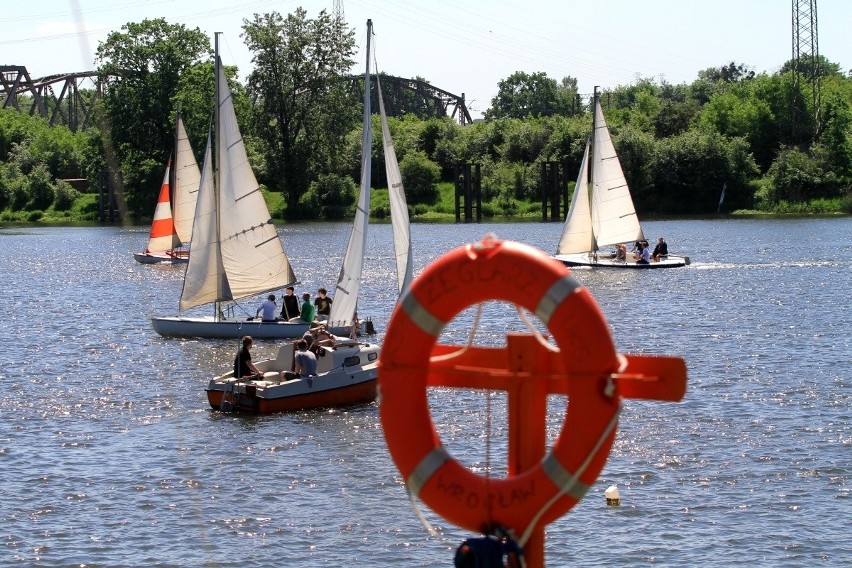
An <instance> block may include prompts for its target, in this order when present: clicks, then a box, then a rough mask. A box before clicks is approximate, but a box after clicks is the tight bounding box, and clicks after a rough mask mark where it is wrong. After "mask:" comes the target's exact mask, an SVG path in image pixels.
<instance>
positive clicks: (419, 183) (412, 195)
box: [399, 151, 441, 205]
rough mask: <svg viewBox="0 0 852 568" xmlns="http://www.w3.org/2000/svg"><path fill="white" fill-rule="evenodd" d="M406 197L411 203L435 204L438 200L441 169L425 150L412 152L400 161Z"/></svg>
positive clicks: (400, 171)
mask: <svg viewBox="0 0 852 568" xmlns="http://www.w3.org/2000/svg"><path fill="white" fill-rule="evenodd" d="M399 173H400V175H402V185H403V187H404V188H405V198H406V201H407V202H408V204H409V205H417V204H418V203H425V204H428V205H432V204H434V203H435V202H436V201H437V200H438V180H439V179H440V177H441V169H440V168H439V167H438V164H436V163H435V162H433V161H432V160H430V159H429V158H428V157H426V154H424V153H423V152H419V151H417V152H411V153H409V154H408V155H406V156H405V158H404V159H403V160H402V161H401V162H400V163H399Z"/></svg>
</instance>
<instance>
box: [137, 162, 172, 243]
mask: <svg viewBox="0 0 852 568" xmlns="http://www.w3.org/2000/svg"><path fill="white" fill-rule="evenodd" d="M171 167H172V162H171V160H169V163H168V165H167V166H166V175H165V176H164V177H163V186H162V187H161V188H160V197H159V198H158V199H157V208H156V209H155V210H154V222H153V223H151V233H150V235H149V237H148V246H146V247H145V252H146V253H156V252H165V251H167V250H171V249H173V248H176V247H179V246H180V239H179V238H178V235H177V232H176V231H175V223H174V219H173V218H172V205H171V201H170V200H169V194H170V191H171V188H170V187H169V174H170V171H171Z"/></svg>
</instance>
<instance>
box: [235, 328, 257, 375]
mask: <svg viewBox="0 0 852 568" xmlns="http://www.w3.org/2000/svg"><path fill="white" fill-rule="evenodd" d="M251 344H252V341H251V337H250V336H248V335H246V336H245V337H243V346H242V347H241V348H240V351H239V352H238V353H237V356H236V357H235V358H234V377H235V378H236V379H239V380H241V381H255V380H261V379H263V373H261V372H260V371H259V370H258V369H257V367H255V366H254V363H252V362H251V352H250V350H251Z"/></svg>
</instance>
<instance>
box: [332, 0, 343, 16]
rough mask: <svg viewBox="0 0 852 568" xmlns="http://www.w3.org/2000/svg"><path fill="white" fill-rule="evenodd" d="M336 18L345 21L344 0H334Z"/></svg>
mask: <svg viewBox="0 0 852 568" xmlns="http://www.w3.org/2000/svg"><path fill="white" fill-rule="evenodd" d="M334 19H335V20H340V21H343V20H344V17H343V0H334Z"/></svg>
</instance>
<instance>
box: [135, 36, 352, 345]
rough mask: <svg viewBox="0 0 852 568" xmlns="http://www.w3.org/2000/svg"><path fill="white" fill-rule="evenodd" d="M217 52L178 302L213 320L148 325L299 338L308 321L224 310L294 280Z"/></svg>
mask: <svg viewBox="0 0 852 568" xmlns="http://www.w3.org/2000/svg"><path fill="white" fill-rule="evenodd" d="M216 47H217V49H216V71H215V72H216V89H215V90H216V112H215V119H214V124H213V130H212V132H211V135H210V136H208V139H207V149H206V151H205V156H204V165H203V169H202V172H201V179H200V182H199V186H198V200H197V204H196V208H195V220H194V223H193V226H192V240H191V247H192V255H191V256H190V259H189V263H188V264H187V268H186V273H185V275H184V282H183V291H182V292H181V297H180V311H181V312H183V311H185V310H188V309H190V308H194V307H197V306H203V305H206V304H212V305H213V315H212V316H208V317H184V316H180V315H179V316H175V317H155V318H152V320H151V323H152V324H153V326H154V330H155V331H156V332H157V333H159V334H160V335H164V336H174V337H218V338H231V337H240V336H243V335H252V336H256V337H271V338H292V337H301V336H302V334H304V332H305V331H306V330H307V329H308V327H309V323H307V322H294V323H290V322H268V323H267V322H263V323H257V322H254V321H250V320H247V319H245V318H239V317H237V316H236V315H235V314H234V313H233V309H232V306H227V305H226V304H228V303H232V302H236V301H237V300H240V299H243V298H248V297H252V296H258V295H260V294H264V293H266V292H270V291H272V290H277V289H280V288H284V287H285V286H288V285H290V284H292V283H294V282H295V281H296V277H295V275H294V273H293V268H292V266H291V265H290V260H289V259H288V258H287V255H286V253H285V252H284V248H283V246H282V245H281V239H280V238H279V237H278V231H277V230H276V228H275V225H273V223H272V219H271V216H270V214H269V209H268V208H267V207H266V202H265V201H264V199H263V195H262V193H261V191H260V186H259V184H258V183H257V179H255V177H254V172H252V169H251V165H250V164H249V161H248V156H247V154H246V148H245V143H244V142H243V138H242V134H241V133H240V128H239V125H238V124H237V119H236V114H235V113H234V105H233V100H232V97H231V91H230V88H229V87H228V83H227V79H226V77H225V72H224V70H223V69H222V62H221V59H220V58H219V53H218V36H216ZM214 162H215V167H214ZM226 311H227V312H230V314H229V315H228V316H226V315H225V312H226ZM249 328H251V330H249ZM341 331H342V328H341Z"/></svg>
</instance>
